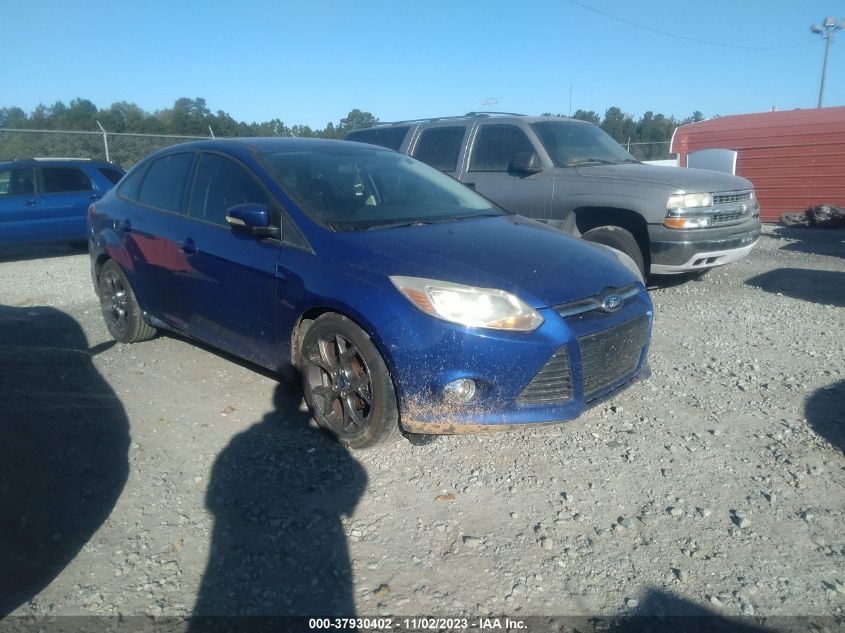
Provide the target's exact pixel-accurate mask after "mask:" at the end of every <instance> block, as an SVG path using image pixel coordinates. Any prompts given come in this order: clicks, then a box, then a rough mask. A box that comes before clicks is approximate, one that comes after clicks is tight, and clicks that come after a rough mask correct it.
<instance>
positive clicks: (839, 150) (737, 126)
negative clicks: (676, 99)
mask: <svg viewBox="0 0 845 633" xmlns="http://www.w3.org/2000/svg"><path fill="white" fill-rule="evenodd" d="M717 148H718V149H729V150H735V151H736V152H737V157H736V173H737V174H738V175H740V176H744V177H746V178H748V179H749V180H750V181H751V182H753V183H754V187H755V188H756V190H757V197H758V199H759V200H760V209H761V218H762V219H763V220H764V221H776V220H777V219H778V217H780V214H781V213H784V212H787V211H803V210H804V209H806V208H807V207H809V206H812V205H816V204H832V205H835V206H837V207H845V106H843V107H835V108H819V109H814V110H790V111H788V112H761V113H759V114H737V115H731V116H723V117H719V118H716V119H710V120H709V121H699V122H698V123H690V124H689V125H682V126H681V127H679V128H678V129H677V130H675V134H674V135H673V136H672V152H673V153H676V154H678V161H679V162H678V164H679V165H680V166H681V167H685V166H686V164H687V155H688V154H689V153H690V152H695V151H698V150H701V149H717Z"/></svg>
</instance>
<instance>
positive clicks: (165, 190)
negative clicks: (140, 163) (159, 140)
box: [127, 152, 194, 213]
mask: <svg viewBox="0 0 845 633" xmlns="http://www.w3.org/2000/svg"><path fill="white" fill-rule="evenodd" d="M193 161H194V155H193V154H192V153H187V152H185V153H180V154H170V155H168V156H162V157H161V158H157V159H156V160H154V161H153V162H152V164H151V165H150V166H149V168H148V169H147V174H146V176H144V181H143V182H142V183H141V191H140V193H139V195H138V202H139V203H140V204H144V205H147V206H150V207H155V208H156V209H163V210H164V211H174V212H176V213H183V209H184V197H185V190H186V183H187V182H188V177H189V175H190V172H191V165H192V164H193ZM127 184H128V183H127Z"/></svg>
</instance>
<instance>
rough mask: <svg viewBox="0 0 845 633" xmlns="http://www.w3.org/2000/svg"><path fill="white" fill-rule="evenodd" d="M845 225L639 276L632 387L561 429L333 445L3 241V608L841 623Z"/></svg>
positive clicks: (250, 383) (281, 401)
mask: <svg viewBox="0 0 845 633" xmlns="http://www.w3.org/2000/svg"><path fill="white" fill-rule="evenodd" d="M843 240H845V232H843V231H839V232H824V231H818V230H810V229H807V230H786V229H780V228H773V227H766V229H765V236H764V238H763V239H762V240H761V242H760V244H759V245H758V247H757V248H756V249H755V250H754V251H753V252H752V254H751V255H750V257H749V258H748V259H747V260H746V261H743V262H740V263H738V264H735V265H732V266H728V267H726V268H723V269H717V270H714V271H711V272H710V273H708V274H707V275H705V276H703V277H702V278H700V279H698V280H688V281H686V282H685V283H674V284H673V283H667V284H665V285H663V286H662V287H659V288H655V289H653V291H652V296H653V300H654V304H655V330H654V339H653V344H652V348H651V352H650V359H651V364H652V369H653V371H654V375H653V377H652V378H651V379H650V380H649V381H647V382H645V383H641V384H639V385H637V386H635V387H633V388H631V389H629V390H628V391H626V392H624V393H622V394H620V395H619V396H618V397H617V398H615V399H614V400H612V401H610V402H609V403H606V404H604V405H602V406H600V407H598V408H596V409H593V410H591V411H590V412H588V413H587V414H585V415H584V416H582V418H581V419H579V420H577V421H575V422H572V423H567V424H564V425H558V426H553V427H546V428H541V429H532V430H525V431H514V432H507V433H499V434H491V435H484V436H457V437H443V438H439V439H438V440H437V441H435V442H434V443H432V444H429V445H426V446H412V445H411V444H410V443H409V442H407V441H404V440H403V441H400V442H398V443H396V444H393V445H390V446H388V447H385V448H376V449H370V450H366V451H358V452H352V453H350V452H348V451H346V450H344V449H342V448H341V447H339V446H338V445H336V444H334V443H332V442H331V441H328V440H327V439H326V438H325V437H323V436H322V435H321V433H320V432H319V431H317V430H316V429H315V428H314V426H313V424H312V423H311V422H310V421H309V420H308V416H307V414H305V413H303V408H302V405H301V403H300V395H301V394H299V393H298V392H297V390H296V388H295V387H292V386H290V385H286V384H284V383H279V382H278V381H277V380H275V379H274V378H273V377H272V376H270V375H268V374H266V373H265V372H263V371H260V370H257V369H256V368H255V367H252V366H249V365H246V364H244V363H240V362H237V361H234V360H233V359H231V358H229V357H226V356H223V355H220V354H218V353H215V352H214V351H212V350H209V349H206V348H204V347H202V346H198V345H196V344H193V343H191V342H189V341H186V340H183V339H181V338H178V337H174V336H170V335H162V336H159V337H158V338H156V339H154V340H153V341H150V342H148V343H142V344H138V345H133V346H123V345H111V344H110V339H109V336H108V333H107V331H106V328H105V326H104V325H103V322H102V320H101V317H100V314H99V307H98V304H97V301H96V298H95V296H94V293H93V290H92V288H91V282H90V278H89V274H88V258H87V254H86V253H82V252H80V251H78V250H77V251H73V250H71V249H64V247H58V248H50V249H39V250H36V251H34V252H33V251H26V250H24V251H20V252H12V251H6V252H5V253H2V254H0V304H2V307H0V397H2V398H0V402H2V403H3V404H2V406H3V414H2V416H0V474H3V477H0V526H6V527H5V528H4V530H5V531H6V532H7V536H8V534H10V533H11V534H13V535H14V536H13V538H11V539H9V538H8V537H7V538H5V539H3V541H2V543H0V560H2V561H3V562H4V563H5V564H6V565H7V569H6V570H4V571H3V573H0V615H2V613H3V608H4V607H5V608H6V611H8V610H10V609H14V612H15V613H16V614H20V615H25V614H39V615H48V614H62V615H64V614H112V615H116V614H125V615H136V614H152V615H160V614H174V615H181V614H190V613H192V612H195V610H196V612H198V613H203V614H216V613H247V614H255V613H302V612H305V613H311V614H330V613H342V612H345V613H349V612H350V611H351V610H353V609H354V610H355V611H356V612H357V613H358V614H360V615H377V614H397V615H398V614H401V615H420V614H438V615H444V616H448V615H458V614H468V615H483V614H501V613H507V614H515V615H520V614H521V615H537V614H544V615H546V614H548V615H551V614H601V615H616V614H620V613H652V614H654V613H657V614H660V613H664V614H674V613H689V612H692V611H695V610H696V609H699V608H704V609H707V610H708V611H709V612H713V613H718V614H723V615H736V614H746V615H751V614H756V615H795V614H811V615H833V616H839V617H843V616H845V609H843V607H845V531H843V512H845V494H843V492H844V491H845V489H844V488H843V484H845V459H843V448H845V310H843V308H845V241H843ZM48 255H52V256H48ZM4 469H5V473H4ZM51 469H53V470H51ZM50 472H55V473H57V474H58V475H59V476H58V477H56V476H48V475H49V473H50ZM16 539H17V540H16ZM4 583H5V584H4ZM2 596H5V598H4V597H2ZM4 599H5V602H3V600H4Z"/></svg>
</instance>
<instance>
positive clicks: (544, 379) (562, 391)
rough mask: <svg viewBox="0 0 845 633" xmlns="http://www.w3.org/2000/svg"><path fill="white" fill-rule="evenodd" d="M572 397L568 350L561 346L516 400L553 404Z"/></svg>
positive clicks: (521, 402) (522, 402)
mask: <svg viewBox="0 0 845 633" xmlns="http://www.w3.org/2000/svg"><path fill="white" fill-rule="evenodd" d="M571 397H572V372H571V370H570V366H569V352H567V350H566V347H565V346H564V347H561V348H560V349H559V350H558V351H556V352H555V353H554V354H552V357H551V358H550V359H549V360H548V362H547V363H546V364H545V365H543V368H542V369H541V370H540V371H538V372H537V375H536V376H534V378H532V379H531V382H529V383H528V386H527V387H525V389H523V391H522V393H521V394H519V397H518V398H517V399H516V401H517V402H518V403H519V404H553V403H560V402H566V401H567V400H569V399H570V398H571Z"/></svg>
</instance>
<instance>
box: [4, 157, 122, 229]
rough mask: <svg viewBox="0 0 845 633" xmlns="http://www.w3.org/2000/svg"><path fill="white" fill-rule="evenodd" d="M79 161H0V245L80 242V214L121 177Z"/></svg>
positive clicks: (112, 168) (109, 167)
mask: <svg viewBox="0 0 845 633" xmlns="http://www.w3.org/2000/svg"><path fill="white" fill-rule="evenodd" d="M123 173H124V172H123V170H122V169H121V168H120V167H118V166H117V165H113V164H112V163H106V162H103V161H94V160H87V159H84V158H72V159H71V158H33V159H28V160H13V161H6V162H0V244H32V243H40V242H85V241H86V240H87V232H86V228H85V214H86V212H87V210H88V207H89V205H90V204H91V202H92V201H94V200H98V199H99V198H101V197H102V196H103V194H104V193H105V192H106V191H108V190H109V189H111V188H112V187H113V186H114V185H115V183H117V181H119V180H120V178H121V177H122V176H123Z"/></svg>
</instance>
